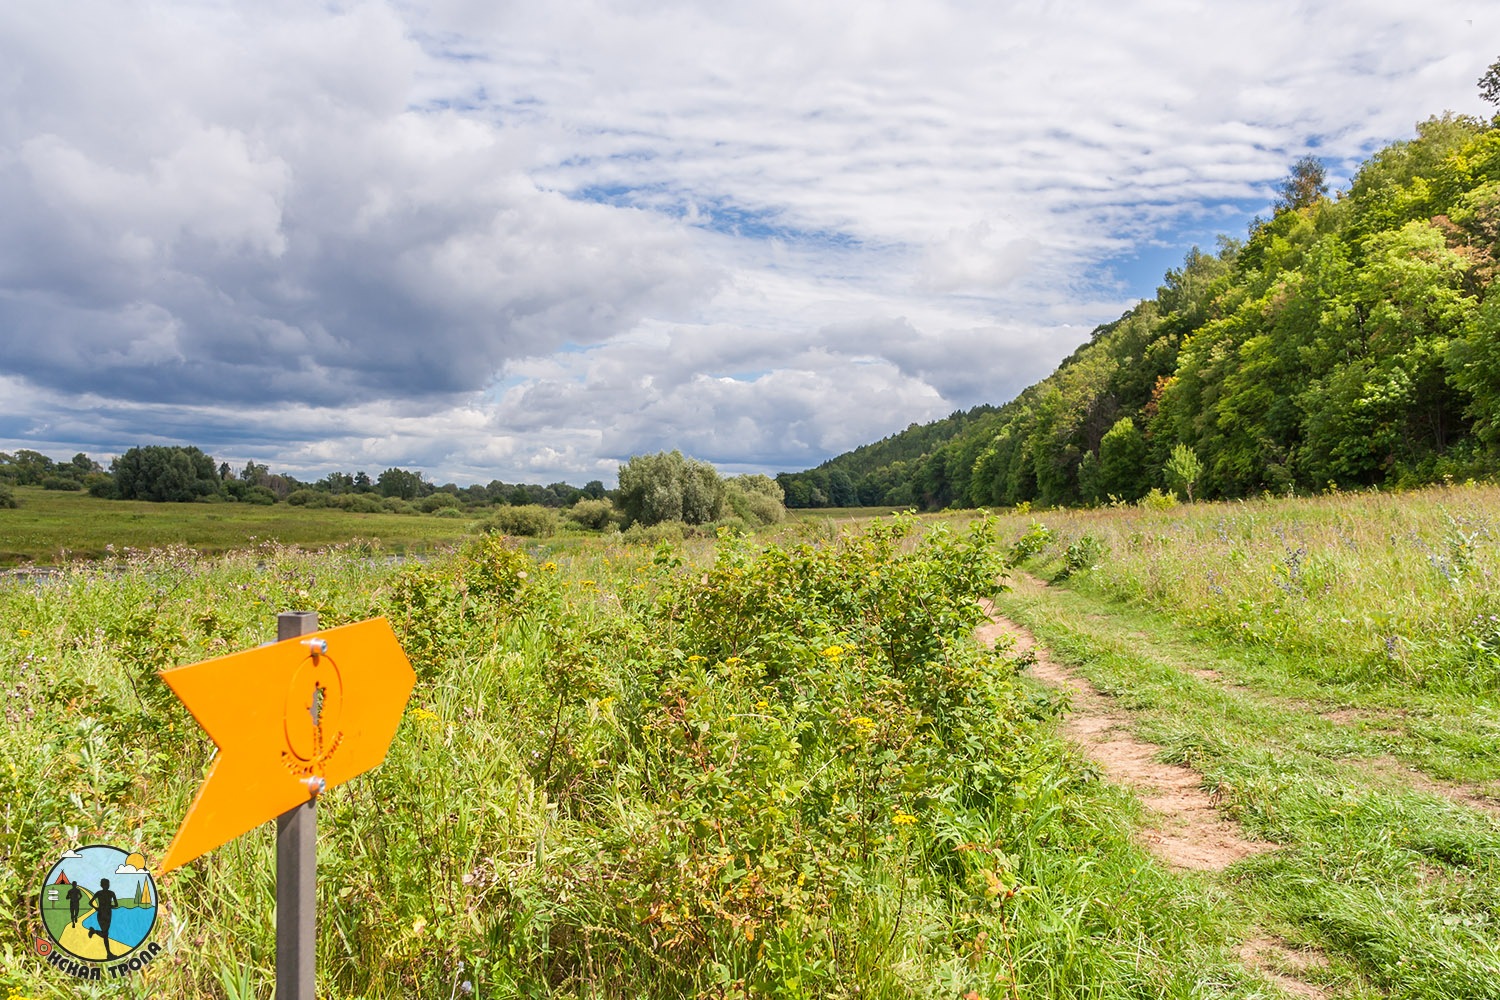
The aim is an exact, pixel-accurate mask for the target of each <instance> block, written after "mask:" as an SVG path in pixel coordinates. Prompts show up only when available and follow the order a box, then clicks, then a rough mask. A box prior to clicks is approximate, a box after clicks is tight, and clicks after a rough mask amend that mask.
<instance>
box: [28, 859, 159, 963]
mask: <svg viewBox="0 0 1500 1000" xmlns="http://www.w3.org/2000/svg"><path fill="white" fill-rule="evenodd" d="M40 897H41V898H40V908H41V915H42V926H43V927H45V928H46V930H47V936H48V937H50V938H51V939H52V942H53V943H54V944H56V945H57V949H58V951H59V952H62V953H63V954H65V955H67V956H70V957H71V958H73V959H77V960H78V961H81V962H106V963H107V962H116V961H122V960H126V959H129V958H130V956H131V954H132V953H133V952H135V951H136V950H137V949H139V948H140V947H141V946H142V945H144V944H145V943H146V941H147V939H148V938H149V937H150V936H151V930H152V928H154V927H155V926H156V914H157V910H158V909H159V908H160V903H161V898H160V896H159V895H158V894H157V891H156V880H155V879H153V878H152V877H151V873H150V872H148V871H147V870H146V858H145V856H144V855H143V854H141V853H140V852H139V851H125V850H122V849H120V848H118V847H110V846H107V845H105V844H91V845H89V846H88V847H80V848H78V849H77V850H72V851H67V852H65V853H64V854H63V855H62V857H60V858H58V860H57V863H56V864H54V865H53V866H52V867H51V869H50V870H48V872H47V877H46V880H45V881H44V882H43V884H42V889H41V894H40ZM39 943H40V942H39ZM153 947H155V946H153ZM37 953H38V954H41V955H46V954H47V952H45V951H43V950H42V949H41V948H40V947H39V948H38V949H37Z"/></svg>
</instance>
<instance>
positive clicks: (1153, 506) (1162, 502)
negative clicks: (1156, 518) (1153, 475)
mask: <svg viewBox="0 0 1500 1000" xmlns="http://www.w3.org/2000/svg"><path fill="white" fill-rule="evenodd" d="M1135 505H1136V506H1137V507H1140V508H1141V509H1142V510H1171V509H1172V508H1173V507H1176V506H1177V495H1176V494H1174V493H1163V492H1162V491H1161V490H1159V489H1157V488H1156V487H1155V486H1153V487H1151V492H1149V493H1147V494H1146V495H1145V496H1143V497H1141V498H1140V499H1139V500H1137V501H1136V502H1135Z"/></svg>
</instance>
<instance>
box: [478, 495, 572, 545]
mask: <svg viewBox="0 0 1500 1000" xmlns="http://www.w3.org/2000/svg"><path fill="white" fill-rule="evenodd" d="M480 530H481V531H483V532H486V533H494V534H501V535H526V536H528V537H533V538H544V537H546V536H547V535H550V534H552V533H553V532H555V531H556V530H557V512H556V511H554V510H552V509H551V508H550V507H543V506H542V505H541V504H535V503H529V504H524V505H522V506H520V507H499V508H496V510H495V512H494V513H493V514H491V515H490V516H489V517H488V518H486V519H485V520H484V522H482V523H481V525H480Z"/></svg>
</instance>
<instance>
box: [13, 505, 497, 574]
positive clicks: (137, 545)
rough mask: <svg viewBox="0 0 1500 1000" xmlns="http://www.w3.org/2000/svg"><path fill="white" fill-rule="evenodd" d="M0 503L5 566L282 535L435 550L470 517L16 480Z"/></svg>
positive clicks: (241, 544) (214, 548)
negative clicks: (86, 489) (116, 495)
mask: <svg viewBox="0 0 1500 1000" xmlns="http://www.w3.org/2000/svg"><path fill="white" fill-rule="evenodd" d="M15 494H16V500H17V502H18V505H17V506H16V507H14V508H0V566H14V565H19V564H23V563H35V564H38V565H43V566H51V565H56V564H58V563H61V562H65V561H67V560H69V559H101V558H104V557H106V556H108V555H110V554H111V553H121V554H124V551H125V550H126V549H127V548H129V549H137V550H146V549H153V548H165V547H167V546H172V545H184V546H188V547H190V548H193V549H197V550H198V551H200V552H204V553H222V552H229V551H232V550H235V549H243V548H246V547H247V546H251V545H254V544H255V543H256V542H263V541H276V542H279V543H281V544H283V545H295V546H298V547H301V548H320V547H322V546H325V545H332V544H336V543H339V542H347V541H349V540H351V539H353V538H363V539H367V540H372V541H373V540H377V539H378V541H379V544H380V546H381V547H382V548H383V549H384V550H385V551H387V552H390V553H397V554H399V553H403V552H413V551H425V550H430V549H433V548H435V547H438V546H442V545H445V544H448V543H450V542H452V541H454V540H455V539H457V538H460V537H462V535H463V534H464V532H465V530H466V529H467V528H468V527H469V525H470V523H471V521H470V520H468V519H462V518H446V517H433V516H431V515H418V514H356V513H352V512H350V511H343V510H334V509H331V508H309V507H290V506H288V505H286V504H275V505H274V506H271V505H268V506H264V507H261V506H257V505H255V504H243V503H147V502H145V501H137V500H101V499H99V498H97V497H92V496H89V495H88V494H87V493H69V492H64V491H61V490H44V489H42V488H41V487H39V486H18V487H15Z"/></svg>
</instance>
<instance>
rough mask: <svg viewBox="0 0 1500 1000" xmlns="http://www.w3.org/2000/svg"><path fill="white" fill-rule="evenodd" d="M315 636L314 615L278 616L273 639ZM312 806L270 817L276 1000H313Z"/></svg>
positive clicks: (314, 853)
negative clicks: (273, 848) (273, 836)
mask: <svg viewBox="0 0 1500 1000" xmlns="http://www.w3.org/2000/svg"><path fill="white" fill-rule="evenodd" d="M317 630H318V613H317V612H316V611H283V612H282V613H281V614H279V615H277V616H276V639H277V641H278V642H284V641H286V640H287V639H295V638H297V637H298V636H303V635H307V634H308V633H309V632H316V631H317ZM317 875H318V800H317V798H316V797H314V796H313V795H311V794H309V795H308V799H307V802H305V803H304V804H302V805H300V806H297V807H296V808H295V809H288V810H287V811H286V812H284V813H282V814H281V815H280V816H278V817H276V1000H316V997H315V996H314V990H315V989H316V987H317V977H316V975H315V972H316V965H315V959H316V957H317V945H318V935H317V910H316V906H315V904H316V896H315V893H314V888H313V883H314V881H315V880H316V878H317Z"/></svg>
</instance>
